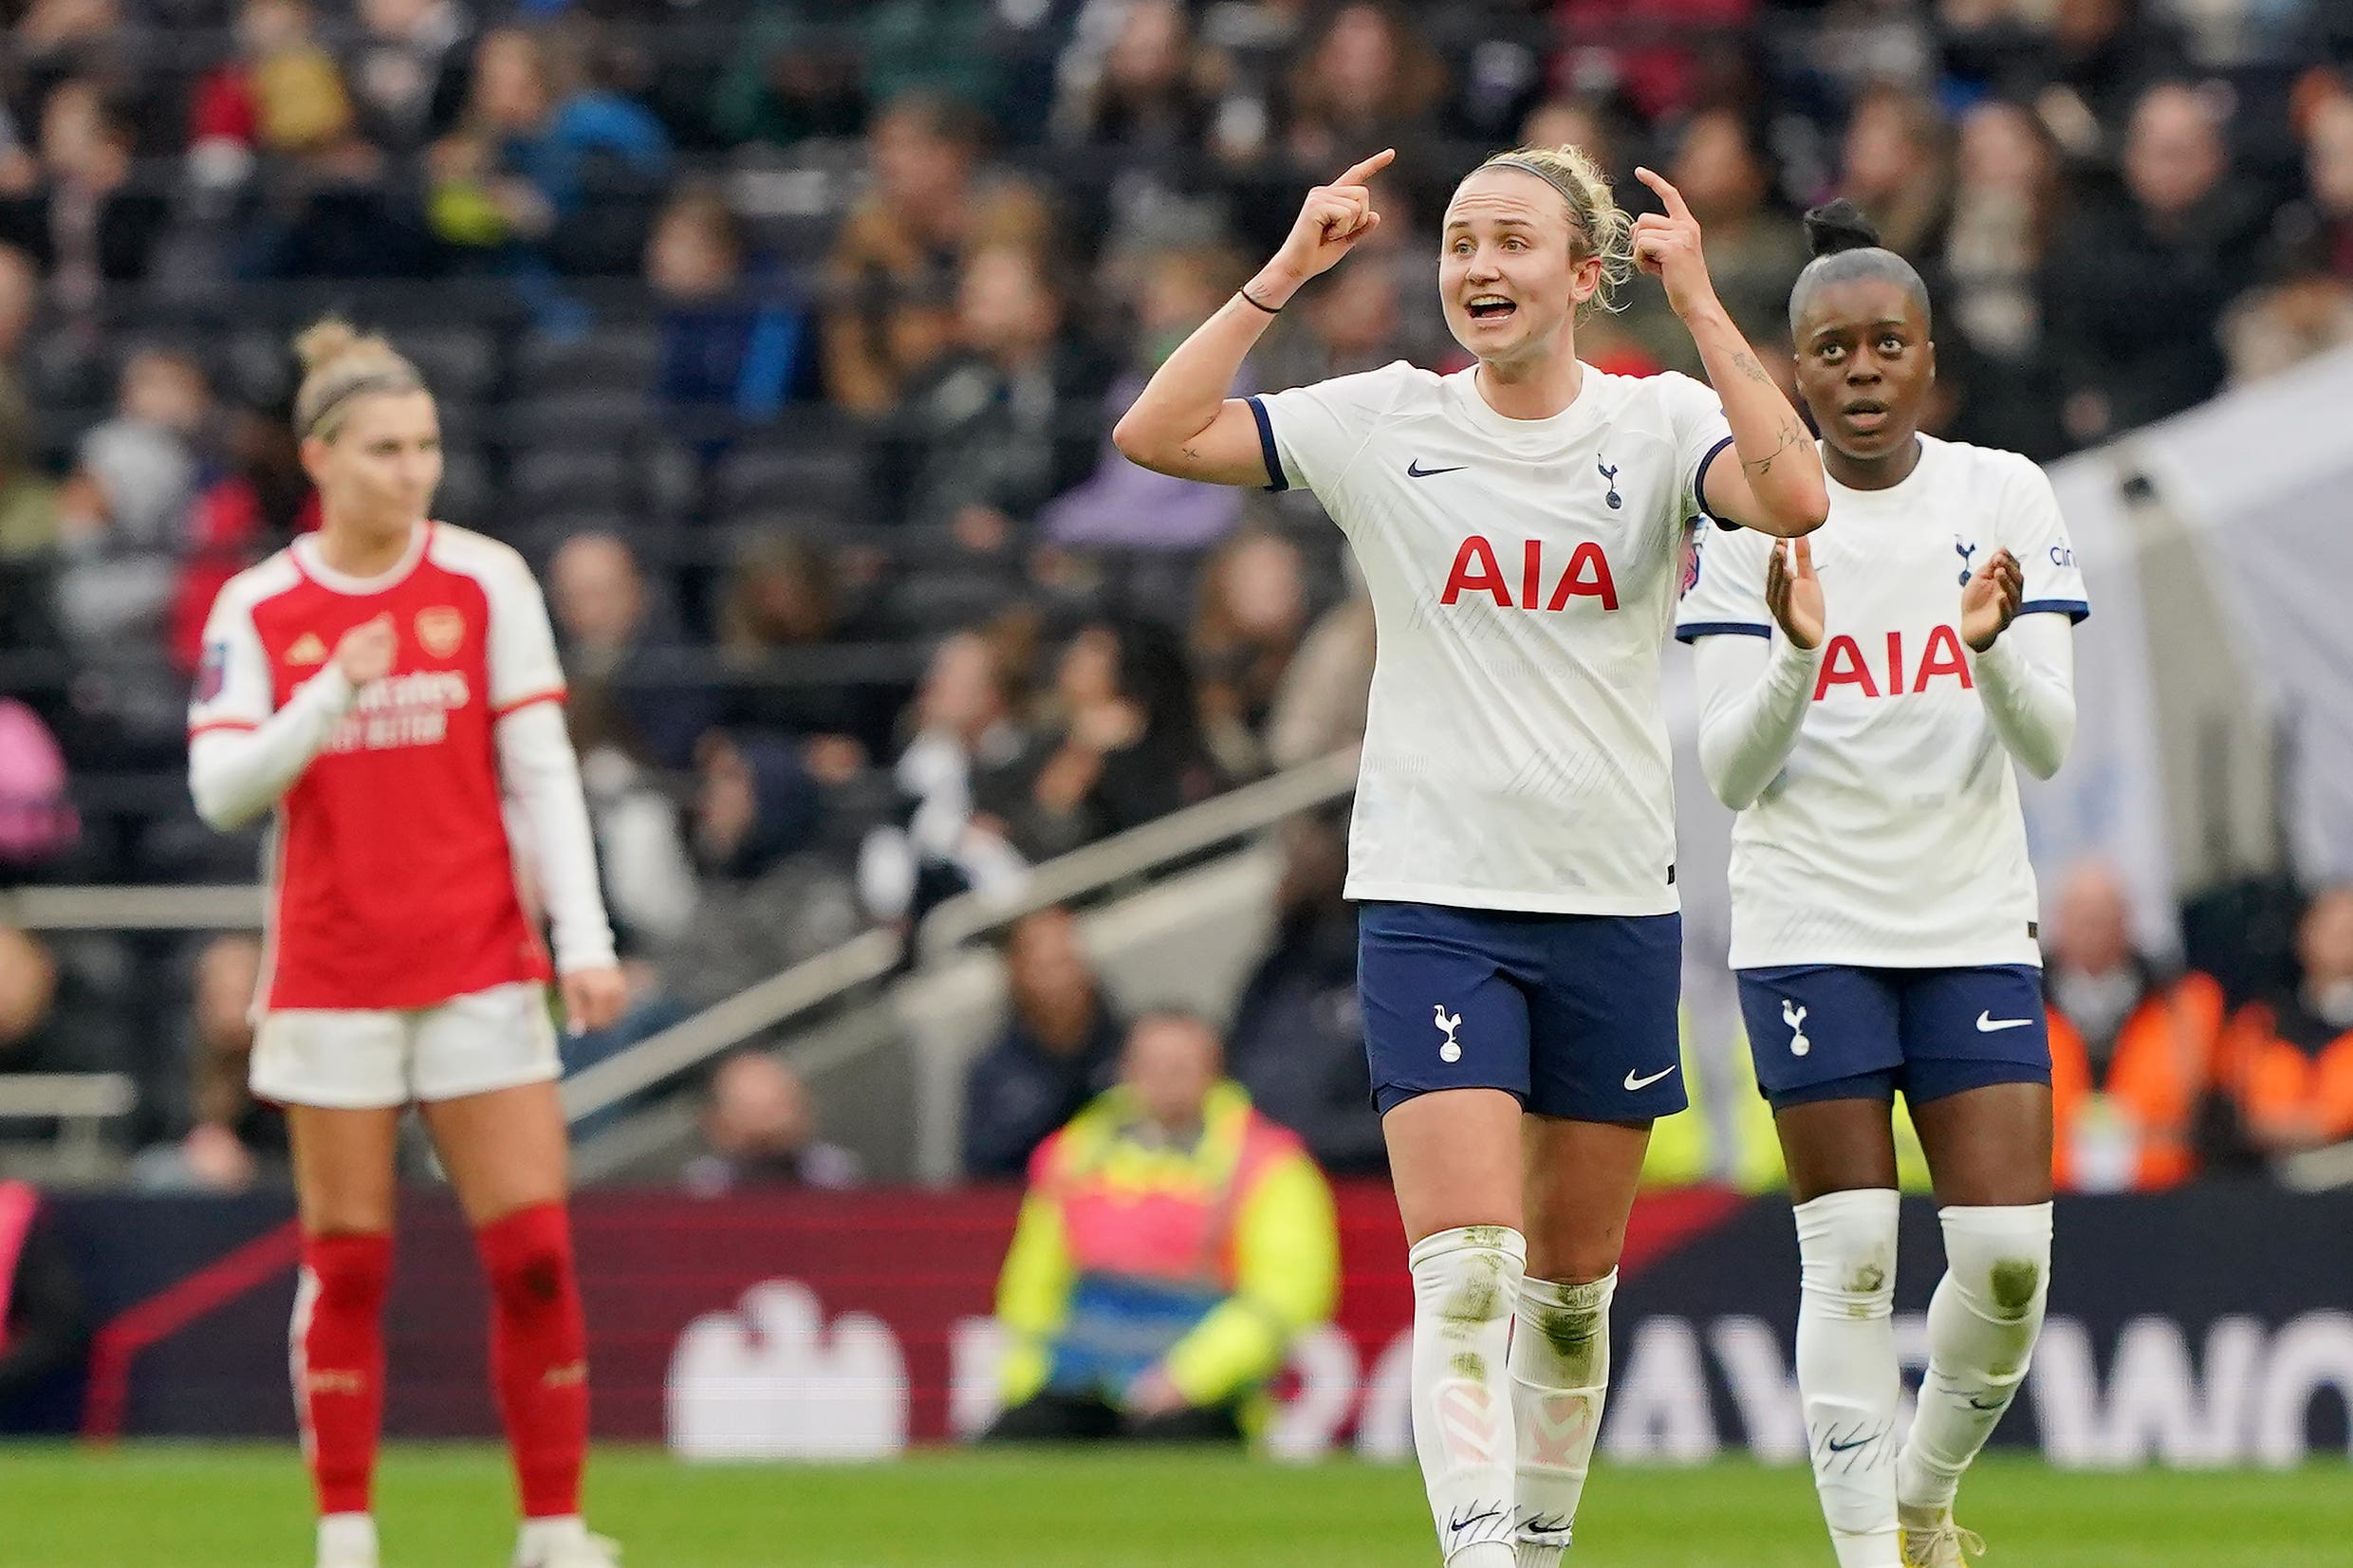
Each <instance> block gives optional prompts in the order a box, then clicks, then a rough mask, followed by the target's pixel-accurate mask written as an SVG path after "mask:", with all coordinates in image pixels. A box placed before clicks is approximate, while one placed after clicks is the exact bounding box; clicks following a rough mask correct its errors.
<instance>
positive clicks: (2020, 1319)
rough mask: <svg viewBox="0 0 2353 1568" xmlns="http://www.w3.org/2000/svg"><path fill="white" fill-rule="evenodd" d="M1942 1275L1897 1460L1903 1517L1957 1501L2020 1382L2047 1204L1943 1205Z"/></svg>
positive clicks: (2031, 1331)
mask: <svg viewBox="0 0 2353 1568" xmlns="http://www.w3.org/2000/svg"><path fill="white" fill-rule="evenodd" d="M1937 1218H1938V1219H1939V1220H1940V1221H1942V1222H1943V1225H1944V1262H1945V1269H1944V1278H1943V1279H1942V1280H1940V1281H1938V1282H1936V1295H1935V1296H1934V1297H1933V1298H1931V1299H1930V1301H1929V1303H1928V1374H1927V1375H1926V1376H1925V1377H1923V1378H1922V1379H1921V1380H1920V1401H1919V1404H1920V1409H1919V1414H1918V1415H1917V1416H1916V1417H1914V1418H1913V1422H1912V1435H1911V1437H1910V1438H1909V1439H1907V1440H1906V1441H1905V1443H1904V1446H1903V1455H1902V1457H1901V1459H1899V1461H1898V1462H1897V1467H1896V1495H1897V1502H1898V1503H1899V1506H1900V1509H1901V1512H1902V1515H1903V1522H1905V1523H1906V1524H1908V1525H1912V1526H1914V1527H1916V1528H1917V1527H1919V1526H1924V1525H1929V1524H1933V1523H1935V1522H1936V1521H1937V1520H1938V1519H1940V1518H1942V1517H1943V1515H1944V1511H1945V1510H1946V1509H1948V1508H1950V1507H1952V1506H1953V1494H1954V1493H1955V1490H1957V1489H1958V1488H1959V1486H1960V1484H1961V1472H1962V1471H1963V1470H1966V1469H1967V1468H1969V1463H1970V1461H1971V1460H1973V1459H1974V1458H1976V1457H1977V1450H1978V1449H1979V1448H1984V1447H1985V1441H1986V1439H1987V1438H1988V1437H1989V1436H1991V1435H1992V1431H1993V1428H1994V1425H1995V1423H1997V1422H1999V1421H2000V1420H2001V1419H2002V1412H2003V1411H2006V1410H2008V1409H2010V1400H2011V1399H2013V1398H2015V1397H2016V1396H2017V1393H2018V1385H2019V1384H2020V1383H2022V1382H2024V1381H2025V1380H2026V1375H2027V1362H2028V1360H2029V1358H2030V1357H2031V1356H2032V1355H2033V1353H2034V1340H2035V1337H2036V1336H2038V1335H2040V1334H2041V1333H2042V1332H2043V1305H2044V1302H2045V1301H2047V1299H2048V1296H2049V1291H2050V1205H2048V1204H2047V1203H2034V1204H2018V1205H2014V1206H2010V1207H2008V1208H1946V1209H1943V1210H1941V1211H1939V1213H1938V1215H1937Z"/></svg>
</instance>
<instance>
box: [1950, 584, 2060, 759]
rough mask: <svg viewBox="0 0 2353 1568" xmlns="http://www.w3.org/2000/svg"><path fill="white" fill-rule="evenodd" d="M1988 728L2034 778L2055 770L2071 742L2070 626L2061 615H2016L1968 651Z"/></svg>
mask: <svg viewBox="0 0 2353 1568" xmlns="http://www.w3.org/2000/svg"><path fill="white" fill-rule="evenodd" d="M1970 668H1971V670H1972V671H1973V673H1974V674H1975V676H1976V680H1977V696H1978V699H1979V700H1980V701H1982V702H1983V703H1984V704H1985V708H1986V717H1987V718H1988V719H1990V720H1992V724H1993V732H1994V733H1995V734H1997V735H1999V736H2001V737H2002V744H2003V745H2004V746H2005V747H2009V748H2010V755H2011V756H2013V757H2015V758H2017V759H2018V762H2019V765H2020V766H2023V767H2024V768H2025V769H2026V770H2027V771H2028V772H2029V773H2031V774H2033V775H2034V776H2035V777H2036V778H2038V779H2047V778H2049V777H2050V776H2051V775H2052V774H2054V773H2056V772H2058V771H2059V765H2060V764H2061V763H2063V762H2065V761H2066V758H2067V747H2068V746H2069V745H2071V744H2072V743H2073V742H2074V740H2075V627H2074V623H2073V622H2071V621H2070V620H2068V618H2066V616H2064V615H2054V614H2038V615H2030V616H2020V617H2019V618H2017V619H2016V620H2013V621H2011V622H2010V628H2009V630H2007V631H2005V632H2004V633H2003V634H2002V635H2001V636H1999V637H1997V638H1995V639H1994V642H1993V646H1992V647H1991V648H1989V649H1987V650H1986V651H1985V652H1984V653H1982V654H1973V655H1970Z"/></svg>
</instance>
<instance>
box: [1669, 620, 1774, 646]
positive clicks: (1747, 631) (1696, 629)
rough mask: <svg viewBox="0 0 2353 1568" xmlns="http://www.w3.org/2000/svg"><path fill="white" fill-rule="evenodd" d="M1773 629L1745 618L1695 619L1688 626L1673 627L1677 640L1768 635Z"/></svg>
mask: <svg viewBox="0 0 2353 1568" xmlns="http://www.w3.org/2000/svg"><path fill="white" fill-rule="evenodd" d="M1772 635H1773V629H1772V628H1771V627H1769V626H1758V625H1755V624H1753V623H1751V622H1750V621H1746V620H1695V621H1693V622H1692V623H1691V624H1690V625H1688V626H1677V628H1676V629H1675V640H1676V641H1677V642H1697V641H1698V640H1699V639H1700V638H1701V637H1722V636H1733V637H1769V636H1772Z"/></svg>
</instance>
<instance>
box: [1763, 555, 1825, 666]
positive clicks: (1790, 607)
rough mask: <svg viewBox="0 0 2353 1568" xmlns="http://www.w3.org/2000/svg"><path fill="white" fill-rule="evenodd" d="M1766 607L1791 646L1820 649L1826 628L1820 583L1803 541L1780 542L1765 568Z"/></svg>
mask: <svg viewBox="0 0 2353 1568" xmlns="http://www.w3.org/2000/svg"><path fill="white" fill-rule="evenodd" d="M1765 604H1766V607H1767V608H1768V609H1769V610H1771V611H1772V613H1773V619H1775V620H1777V621H1779V622H1780V623H1781V630H1782V632H1783V634H1784V635H1786V636H1788V639H1789V640H1790V642H1792V643H1793V644H1795V645H1796V646H1798V647H1800V648H1807V649H1812V648H1819V647H1821V646H1822V636H1823V632H1824V630H1825V624H1826V622H1825V616H1824V608H1823V602H1822V579H1820V578H1818V577H1816V576H1815V575H1814V548H1813V545H1812V544H1809V543H1807V542H1806V540H1803V539H1798V540H1788V539H1785V540H1782V541H1781V542H1780V543H1778V544H1775V545H1774V546H1773V559H1772V563H1771V564H1769V565H1768V566H1767V567H1766V568H1765Z"/></svg>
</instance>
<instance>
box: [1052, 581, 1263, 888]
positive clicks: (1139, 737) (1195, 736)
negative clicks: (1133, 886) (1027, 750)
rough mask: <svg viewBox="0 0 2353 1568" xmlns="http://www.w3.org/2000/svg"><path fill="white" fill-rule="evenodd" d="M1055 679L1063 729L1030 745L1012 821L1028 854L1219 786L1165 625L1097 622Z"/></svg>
mask: <svg viewBox="0 0 2353 1568" xmlns="http://www.w3.org/2000/svg"><path fill="white" fill-rule="evenodd" d="M1056 687H1057V694H1058V696H1059V699H1060V702H1061V706H1062V725H1061V728H1060V729H1059V730H1058V731H1056V732H1055V733H1053V734H1052V735H1050V736H1049V737H1048V738H1047V740H1046V741H1045V742H1044V743H1042V744H1041V745H1040V746H1039V747H1037V748H1036V749H1037V753H1038V755H1039V757H1040V758H1041V761H1040V763H1039V766H1038V767H1037V771H1036V773H1035V774H1034V776H1033V779H1032V783H1031V784H1030V788H1029V798H1028V800H1027V801H1026V802H1023V803H1022V805H1021V806H1020V808H1019V809H1018V811H1017V812H1016V813H1015V816H1014V819H1013V821H1012V822H1011V823H1010V827H1011V834H1012V840H1013V845H1014V847H1015V848H1017V849H1019V850H1021V851H1022V852H1023V853H1024V854H1026V855H1028V857H1029V858H1031V859H1036V860H1043V859H1047V858H1051V857H1053V856H1056V855H1064V854H1067V853H1068V852H1069V851H1071V850H1074V849H1078V848H1080V847H1081V846H1083V845H1085V844H1090V843H1092V842H1094V841H1095V840H1096V839H1102V838H1105V837H1108V836H1109V835H1111V834H1114V833H1122V832H1125V831H1126V830H1127V829H1129V828H1131V827H1138V826H1140V825H1142V824H1143V823H1145V822H1148V821H1154V820H1156V819H1158V818H1160V817H1165V816H1167V815H1168V814H1169V813H1171V812H1173V811H1177V810H1179V809H1181V808H1182V807H1185V806H1188V805H1195V804H1197V803H1199V802H1202V801H1205V800H1208V799H1209V798H1210V797H1211V796H1212V795H1214V794H1216V793H1217V792H1218V791H1219V790H1220V789H1222V788H1223V787H1224V786H1225V780H1224V777H1223V775H1222V774H1221V773H1220V772H1219V771H1218V767H1217V764H1216V760H1215V758H1214V756H1213V755H1212V754H1211V751H1210V749H1209V745H1208V743H1207V742H1206V741H1205V740H1203V738H1202V735H1201V711H1200V705H1199V701H1198V698H1197V696H1196V694H1195V689H1194V682H1193V673H1192V670H1191V668H1190V667H1189V666H1188V665H1187V663H1186V660H1185V653H1184V647H1183V645H1182V643H1181V642H1179V641H1178V639H1177V636H1176V634H1174V633H1173V632H1170V631H1168V630H1166V629H1165V628H1163V627H1161V626H1160V625H1158V623H1156V622H1153V621H1149V620H1144V619H1141V618H1124V619H1113V620H1102V621H1097V622H1095V623H1094V624H1092V625H1089V626H1087V627H1086V628H1084V630H1082V631H1081V632H1080V633H1079V635H1078V636H1076V637H1075V638H1073V639H1072V640H1071V643H1070V646H1069V647H1068V648H1067V649H1066V650H1065V652H1064V655H1063V659H1062V667H1061V670H1060V672H1059V673H1058V675H1057V677H1056Z"/></svg>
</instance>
